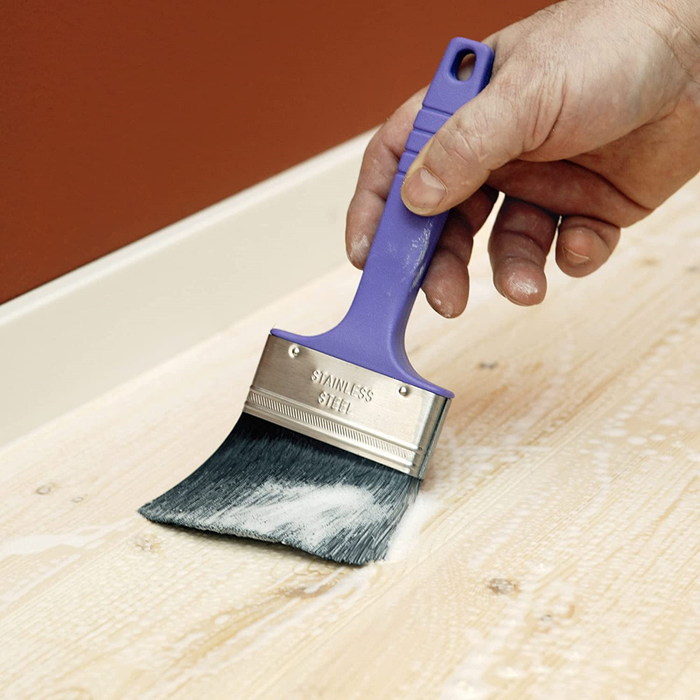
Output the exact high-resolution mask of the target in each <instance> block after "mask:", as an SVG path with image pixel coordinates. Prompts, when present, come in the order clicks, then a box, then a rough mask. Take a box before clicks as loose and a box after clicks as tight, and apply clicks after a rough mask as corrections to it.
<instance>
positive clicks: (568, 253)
mask: <svg viewBox="0 0 700 700" xmlns="http://www.w3.org/2000/svg"><path fill="white" fill-rule="evenodd" d="M564 257H565V258H566V261H567V262H568V263H569V264H570V265H573V266H574V267H580V266H581V265H585V264H586V263H587V262H590V258H589V257H588V256H586V255H581V254H580V253H574V251H573V250H569V249H568V248H566V247H564Z"/></svg>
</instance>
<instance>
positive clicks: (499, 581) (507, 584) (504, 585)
mask: <svg viewBox="0 0 700 700" xmlns="http://www.w3.org/2000/svg"><path fill="white" fill-rule="evenodd" d="M486 586H487V588H488V589H489V590H490V591H491V593H494V594H495V595H512V594H513V593H518V592H519V591H520V588H519V586H518V583H517V582H516V581H511V580H510V579H508V578H492V579H491V580H490V581H489V582H488V583H487V584H486Z"/></svg>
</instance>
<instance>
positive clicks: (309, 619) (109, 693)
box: [0, 178, 700, 700]
mask: <svg viewBox="0 0 700 700" xmlns="http://www.w3.org/2000/svg"><path fill="white" fill-rule="evenodd" d="M699 202H700V178H699V179H696V180H694V181H693V182H692V183H690V184H689V185H688V186H687V187H686V188H684V189H683V190H682V191H681V192H679V193H678V194H677V195H676V196H674V197H673V198H672V199H671V200H670V201H669V202H668V203H667V204H666V205H665V206H664V207H663V208H662V209H661V210H660V211H659V212H657V213H655V214H654V215H653V216H652V217H650V218H649V219H648V220H646V221H645V222H643V223H641V224H639V225H637V226H635V227H634V229H632V230H630V231H628V232H626V233H625V235H624V240H623V243H622V244H621V247H620V250H619V251H618V252H616V254H615V256H614V257H613V259H612V260H611V261H610V263H608V265H607V267H606V268H604V269H602V270H601V271H599V272H598V273H596V274H595V275H593V276H592V277H591V278H589V279H584V280H572V279H567V278H565V277H564V276H563V275H560V274H558V273H557V271H556V270H555V269H554V268H550V274H551V282H550V291H549V298H548V299H547V300H546V302H545V303H544V304H543V305H542V306H540V307H538V308H534V309H523V308H517V307H513V306H511V305H509V304H508V303H507V302H506V301H505V300H503V299H502V298H500V297H499V296H498V295H497V294H496V293H495V292H494V291H493V290H492V288H491V285H490V279H489V273H488V270H487V262H486V255H485V250H484V246H485V239H486V236H485V235H482V234H480V238H479V241H478V245H477V250H476V253H475V263H474V265H473V278H474V279H473V299H472V303H471V305H470V307H469V309H468V311H467V313H466V314H465V316H464V317H463V318H462V319H460V320H457V321H445V320H443V319H440V318H438V317H437V316H436V315H435V314H434V313H432V312H430V311H429V309H428V308H427V305H426V304H425V303H423V302H421V303H420V304H419V305H418V309H417V311H416V313H415V315H414V318H413V320H412V322H411V328H410V329H409V350H410V355H411V358H412V359H413V361H414V364H415V365H416V367H417V368H418V369H419V370H420V371H422V372H423V373H424V374H425V375H426V376H428V377H429V378H430V379H432V380H434V381H436V382H438V383H440V384H442V385H444V386H449V387H451V388H453V389H454V390H455V391H456V393H457V399H456V400H455V402H454V405H453V407H452V410H451V413H450V416H449V418H448V422H447V425H446V428H445V431H444V434H443V438H442V440H441V443H440V446H439V449H438V451H437V454H436V457H435V461H434V464H433V467H432V469H431V472H430V474H429V476H428V478H427V479H426V483H425V484H424V487H423V489H422V491H421V495H420V497H419V500H418V502H417V504H416V506H415V508H414V509H413V511H412V512H411V513H410V514H409V515H408V516H407V519H406V521H405V523H404V527H402V531H401V533H400V534H399V537H398V539H397V542H396V545H395V547H394V548H393V549H392V554H391V558H390V560H389V561H387V562H381V563H376V564H372V565H369V566H366V567H364V568H361V569H354V568H350V567H343V566H337V565H335V564H330V563H327V562H323V561H320V560H316V559H312V558H310V557H307V556H305V555H302V554H301V553H298V552H294V551H291V550H288V549H285V548H283V547H279V546H271V545H267V544H262V543H256V542H249V541H241V540H232V539H227V538H224V537H217V536H213V535H206V534H201V533H193V532H188V531H184V530H175V529H168V528H164V527H158V526H156V525H154V524H151V523H149V522H147V521H145V520H144V519H142V518H140V517H139V516H138V515H136V514H135V510H136V508H137V507H138V506H139V505H141V504H142V503H143V502H144V501H146V500H148V499H150V498H152V497H154V496H156V495H157V494H159V493H161V492H162V491H163V490H164V489H166V488H168V487H169V486H171V485H173V484H174V483H176V482H177V481H179V480H180V479H181V478H183V477H184V476H186V475H187V474H188V473H190V472H191V471H192V470H193V469H194V468H195V467H196V466H197V465H198V464H199V463H200V462H201V461H202V460H203V459H204V458H205V457H206V456H207V455H208V454H209V453H210V452H211V451H212V450H213V449H214V448H215V447H216V446H217V445H218V443H219V442H220V441H221V440H222V439H223V437H224V436H225V434H226V433H227V431H228V429H229V428H230V426H231V425H232V424H233V423H234V422H235V420H236V418H237V415H238V412H239V410H240V406H241V405H242V401H243V397H244V394H245V391H246V389H247V385H248V383H249V381H250V378H251V377H252V373H253V370H254V368H255V365H256V363H257V359H258V357H259V353H260V350H261V349H262V345H263V343H264V340H265V336H266V334H267V331H268V330H269V328H270V327H271V326H272V325H280V326H282V327H285V328H290V329H294V330H298V331H300V332H314V331H320V330H323V329H324V328H327V327H328V326H330V324H331V323H332V322H333V321H335V320H337V319H338V317H339V316H340V314H341V313H342V311H343V310H344V308H345V307H346V305H347V303H348V301H349V299H350V296H351V294H352V289H353V287H354V285H355V284H356V280H357V273H356V272H355V271H352V270H350V269H348V267H347V266H345V267H343V268H342V269H341V270H338V271H337V272H335V273H333V274H332V275H329V276H327V277H325V278H323V279H321V280H317V281H316V282H314V283H312V284H310V285H309V286H307V287H305V288H304V289H302V290H301V291H300V292H298V293H296V294H294V295H293V296H291V297H290V298H288V299H286V300H284V301H280V302H279V303H278V304H276V305H274V306H272V307H267V308H265V309H264V310H263V311H260V312H259V313H256V314H255V315H253V316H250V317H248V318H247V319H245V320H244V321H243V322H241V323H239V324H238V325H236V326H234V327H232V328H230V329H228V330H227V331H225V332H223V333H221V334H219V335H217V336H215V337H212V338H211V339H210V340H208V341H207V342H205V343H202V344H200V345H198V346H197V347H195V348H193V349H192V350H190V351H188V352H186V353H184V354H182V355H179V356H178V357H176V358H174V359H173V360H171V361H170V362H168V363H167V364H164V365H162V366H160V367H158V368H157V369H155V370H153V371H150V372H148V373H147V374H144V375H142V376H140V377H138V378H137V379H135V380H133V381H130V382H129V383H127V384H124V385H122V386H121V387H119V388H118V389H116V390H114V391H112V392H111V393H109V394H107V395H104V396H102V397H101V398H99V399H97V400H95V401H93V402H91V403H90V404H87V405H85V406H83V407H81V408H79V409H77V410H75V411H73V412H72V413H70V414H67V415H65V416H63V417H61V418H59V419H57V420H56V421H54V422H52V423H50V424H48V425H45V426H44V427H42V428H41V429H39V430H37V431H35V432H34V433H33V434H31V435H29V436H28V437H27V438H25V439H23V440H21V441H19V442H16V443H14V444H12V445H10V446H8V447H7V448H6V449H5V450H4V451H3V452H2V453H0V464H1V465H2V469H1V470H0V482H1V483H2V488H3V495H4V498H3V504H4V508H3V511H2V514H1V515H0V608H2V615H1V616H0V639H2V652H1V653H0V689H1V690H2V693H0V694H1V695H2V697H3V698H5V697H8V698H15V697H17V698H25V697H26V698H30V697H31V698H36V697H42V698H43V697H50V698H99V699H100V700H102V699H111V698H115V699H116V698H119V699H124V698H139V699H148V698H192V697H207V698H211V697H222V698H231V697H235V698H253V697H256V698H257V697H261V698H447V699H449V698H460V699H467V698H471V699H483V698H499V699H500V698H504V699H505V698H513V699H515V698H518V699H520V698H533V699H536V698H563V697H576V698H577V699H578V700H583V699H585V698H596V699H599V698H608V697H610V698H612V697H614V698H616V699H617V698H634V699H637V698H664V699H666V698H684V699H687V698H697V697H698V692H699V690H698V689H700V392H699V391H698V386H699V385H700V361H699V359H698V347H699V346H700V321H699V320H698V319H699V318H700V237H699V236H698V228H699V226H700V213H699V212H700V209H699V208H698V204H699Z"/></svg>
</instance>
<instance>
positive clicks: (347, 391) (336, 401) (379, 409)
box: [243, 335, 450, 478]
mask: <svg viewBox="0 0 700 700" xmlns="http://www.w3.org/2000/svg"><path fill="white" fill-rule="evenodd" d="M449 405H450V399H448V398H445V397H444V396H439V395H438V394H433V393H432V392H430V391H426V390H425V389H418V388H416V387H414V386H410V385H408V384H404V383H402V382H400V381H398V380H396V379H392V378H391V377H387V376H385V375H383V374H379V373H377V372H372V371H371V370H368V369H364V368H363V367H358V366H357V365H354V364H352V363H350V362H345V361H344V360H338V359H336V358H335V357H331V356H330V355H326V354H324V353H321V352H318V351H316V350H310V349H309V348H306V347H304V346H302V345H297V344H295V343H290V342H289V341H287V340H283V339H281V338H278V337H276V336H273V335H270V336H269V337H268V339H267V344H266V345H265V350H264V351H263V354H262V357H261V358H260V364H259V365H258V369H257V371H256V373H255V378H254V379H253V384H252V385H251V387H250V392H249V393H248V398H247V400H246V402H245V406H244V408H243V410H244V412H246V413H249V414H251V415H253V416H258V417H259V418H263V419H265V420H268V421H270V422H271V423H276V424H277V425H281V426H284V427H285V428H290V429H291V430H295V431H296V432H298V433H303V434H304V435H308V436H309V437H312V438H315V439H316V440H320V441H322V442H325V443H328V444H330V445H335V446H336V447H340V448H341V449H344V450H347V451H348V452H353V453H354V454H357V455H360V456H362V457H367V458H368V459H372V460H374V461H375V462H379V463H380V464H383V465H385V466H387V467H392V468H393V469H398V470H399V471H401V472H404V473H406V474H410V475H411V476H415V477H418V478H423V476H424V474H425V471H426V468H427V466H428V460H429V459H430V454H431V452H432V449H433V447H434V445H435V443H436V442H437V439H438V436H439V435H440V429H441V428H442V423H443V421H444V419H445V416H446V415H447V409H448V408H449Z"/></svg>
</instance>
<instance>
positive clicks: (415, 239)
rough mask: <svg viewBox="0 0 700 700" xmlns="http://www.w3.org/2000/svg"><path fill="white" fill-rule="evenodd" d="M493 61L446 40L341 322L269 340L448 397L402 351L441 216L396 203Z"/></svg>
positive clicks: (487, 53)
mask: <svg viewBox="0 0 700 700" xmlns="http://www.w3.org/2000/svg"><path fill="white" fill-rule="evenodd" d="M470 53H473V54H474V58H475V60H474V68H473V71H472V75H471V76H470V77H469V78H468V79H467V80H459V79H458V78H457V70H458V68H459V66H460V64H461V62H462V60H463V58H464V56H466V55H467V54H470ZM493 58H494V54H493V51H492V50H491V49H490V48H489V47H488V46H486V45H485V44H481V43H479V42H478V41H471V40H469V39H462V38H456V39H452V41H450V43H449V45H448V47H447V50H446V51H445V55H444V56H443V57H442V61H441V62H440V66H439V67H438V69H437V72H436V73H435V77H434V78H433V80H432V82H431V83H430V87H429V88H428V93H427V94H426V96H425V99H424V100H423V107H422V109H421V110H420V112H418V115H417V116H416V119H415V121H414V123H413V131H412V132H411V134H410V136H409V137H408V141H407V142H406V150H405V151H404V154H403V156H402V157H401V160H400V161H399V167H398V172H397V174H396V177H395V178H394V182H393V184H392V186H391V191H390V192H389V197H388V199H387V202H386V207H385V208H384V213H383V215H382V218H381V221H380V222H379V227H378V228H377V232H376V234H375V236H374V241H373V242H372V248H371V249H370V252H369V257H368V258H367V263H366V265H365V269H364V272H363V274H362V279H361V280H360V284H359V286H358V288H357V292H356V293H355V298H354V299H353V302H352V305H351V306H350V309H349V310H348V312H347V314H346V315H345V318H343V320H342V321H341V322H340V323H339V324H338V325H337V326H336V327H335V328H332V329H331V330H330V331H328V332H326V333H322V334H321V335H312V336H303V335H296V334H294V333H288V332H286V331H281V330H278V329H273V331H272V334H273V335H276V336H278V337H280V338H284V339H286V340H289V341H291V342H294V343H299V344H300V345H302V346H304V347H308V348H311V349H312V350H318V351H319V352H323V353H326V354H327V355H331V356H332V357H337V358H338V359H340V360H345V361H346V362H352V363H353V364H355V365H359V366H360V367H365V368H366V369H369V370H372V371H374V372H379V373H380V374H384V375H386V376H389V377H392V378H394V379H397V380H398V381H400V382H405V383H406V384H408V385H411V386H415V387H418V388H420V389H426V390H427V391H431V392H432V393H434V394H439V395H441V396H446V397H448V398H452V397H453V396H454V394H453V393H452V392H451V391H448V390H447V389H442V388H441V387H439V386H436V385H435V384H431V383H430V382H428V381H426V380H425V379H423V377H421V376H420V375H419V374H418V373H417V372H416V371H415V369H413V367H412V366H411V363H410V362H409V359H408V356H407V355H406V348H405V345H404V335H405V332H406V324H407V323H408V318H409V316H410V314H411V309H412V308H413V303H414V302H415V299H416V295H417V294H418V290H419V289H420V286H421V284H422V282H423V278H424V277H425V273H426V270H427V269H428V265H429V264H430V260H431V258H432V257H433V253H434V252H435V246H436V245H437V242H438V239H439V238H440V234H441V233H442V228H443V226H444V225H445V220H446V219H447V212H445V213H444V214H439V215H438V216H429V217H426V216H418V215H416V214H413V213H412V212H410V211H409V210H408V209H407V208H406V207H405V206H404V204H403V202H402V201H401V184H402V182H403V178H404V175H405V174H406V171H407V170H408V168H409V166H410V165H411V163H412V162H413V160H414V158H415V157H416V156H417V155H418V152H419V151H420V150H421V148H422V147H423V146H424V145H425V144H426V143H427V142H428V140H429V139H430V137H431V136H432V135H433V134H434V133H435V132H436V131H437V130H438V129H439V128H440V127H441V126H442V125H443V124H444V123H445V122H446V121H447V119H448V118H449V117H450V116H451V115H452V114H453V113H454V112H456V111H457V110H458V109H459V108H460V107H461V106H462V105H463V104H465V103H466V102H468V101H469V100H471V99H472V98H473V97H475V96H476V95H478V94H479V92H481V90H482V89H483V88H484V87H485V86H486V84H487V83H488V81H489V77H490V75H491V66H492V65H493Z"/></svg>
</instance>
